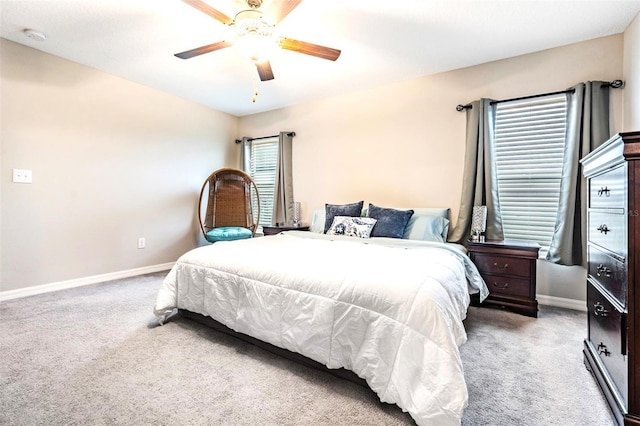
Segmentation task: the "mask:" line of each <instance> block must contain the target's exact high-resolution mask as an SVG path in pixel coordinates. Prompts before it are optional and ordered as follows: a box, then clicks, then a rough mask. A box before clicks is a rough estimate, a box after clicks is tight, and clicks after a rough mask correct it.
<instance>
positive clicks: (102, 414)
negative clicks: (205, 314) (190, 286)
mask: <svg viewBox="0 0 640 426" xmlns="http://www.w3.org/2000/svg"><path fill="white" fill-rule="evenodd" d="M165 275H166V273H156V274H149V275H143V276H139V277H134V278H129V279H123V280H117V281H111V282H107V283H101V284H96V285H91V286H86V287H81V288H76V289H69V290H63V291H59V292H55V293H48V294H42V295H37V296H31V297H27V298H22V299H16V300H10V301H5V302H2V303H0V359H1V364H0V385H1V387H0V424H2V425H21V426H22V425H411V424H414V422H413V420H412V419H411V417H410V416H409V415H408V414H406V413H403V412H402V411H401V410H400V409H399V408H398V407H397V406H395V405H390V404H383V403H380V402H379V399H378V398H377V396H376V395H375V394H374V393H373V392H372V391H370V390H369V389H367V388H364V387H362V386H358V385H356V384H354V383H351V382H348V381H345V380H342V379H339V378H336V377H334V376H332V375H330V374H328V373H326V372H322V371H318V370H314V369H311V368H308V367H306V366H302V365H299V364H297V363H294V362H292V361H289V360H287V359H284V358H281V357H279V356H277V355H273V354H271V353H269V352H266V351H264V350H262V349H260V348H258V347H256V346H253V345H251V344H248V343H245V342H242V341H240V340H238V339H236V338H233V337H231V336H227V335H225V334H222V333H220V332H217V331H214V330H212V329H209V328H207V327H205V326H203V325H201V324H198V323H196V322H194V321H191V320H189V319H186V318H176V319H174V320H173V321H171V322H169V323H167V324H166V325H164V326H157V323H156V320H155V318H154V316H153V314H152V309H153V305H154V302H155V296H156V294H157V292H158V289H159V287H160V284H161V282H162V279H163V278H164V276H165ZM465 327H466V328H467V331H468V335H469V340H468V342H467V343H465V344H464V345H463V346H462V347H461V349H460V350H461V355H462V359H463V363H464V366H465V378H466V380H467V386H468V389H469V406H468V408H467V409H466V411H465V414H464V417H463V419H462V424H463V425H532V426H534V425H536V426H537V425H560V426H571V425H610V424H611V425H613V424H614V419H613V417H612V416H611V414H610V412H609V409H608V406H607V404H606V401H605V400H604V397H603V396H602V395H601V393H600V392H599V390H598V388H597V385H596V383H595V381H594V380H593V378H592V377H591V375H590V373H589V372H588V371H587V370H586V369H585V367H584V364H583V361H582V340H583V338H584V337H585V335H586V314H585V313H584V312H577V311H571V310H566V309H560V308H551V307H546V306H541V309H540V314H539V318H537V319H535V318H528V317H524V316H521V315H517V314H513V313H510V312H506V311H502V310H497V309H487V308H475V307H471V308H469V314H468V318H467V319H466V321H465Z"/></svg>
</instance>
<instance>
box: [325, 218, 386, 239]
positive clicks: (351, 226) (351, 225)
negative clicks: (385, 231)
mask: <svg viewBox="0 0 640 426" xmlns="http://www.w3.org/2000/svg"><path fill="white" fill-rule="evenodd" d="M376 222H377V220H375V219H371V218H369V217H349V216H336V217H335V218H333V223H332V224H331V227H330V228H329V230H328V231H327V235H346V236H348V237H359V238H369V236H370V235H371V230H372V229H373V225H375V224H376Z"/></svg>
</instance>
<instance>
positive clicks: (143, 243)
mask: <svg viewBox="0 0 640 426" xmlns="http://www.w3.org/2000/svg"><path fill="white" fill-rule="evenodd" d="M146 246H147V241H146V240H145V239H144V237H140V238H138V248H139V249H143V248H145V247H146Z"/></svg>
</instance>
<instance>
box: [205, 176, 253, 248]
mask: <svg viewBox="0 0 640 426" xmlns="http://www.w3.org/2000/svg"><path fill="white" fill-rule="evenodd" d="M252 192H253V194H254V196H255V197H256V200H257V201H258V202H257V212H256V213H255V214H254V212H253V207H252V202H251V198H252ZM205 203H206V211H205V215H204V218H203V217H202V213H203V207H204V205H205ZM259 220H260V197H259V196H258V188H257V187H256V184H255V183H254V181H253V179H251V177H250V176H249V175H248V174H247V173H245V172H243V171H242V170H238V169H232V168H224V169H219V170H216V171H215V172H213V173H211V175H209V177H208V178H207V179H206V180H205V182H204V184H203V185H202V190H201V191H200V201H199V204H198V221H199V223H200V229H201V230H202V234H203V235H204V238H205V239H206V240H207V241H209V242H210V243H215V242H218V241H232V240H241V239H245V238H251V237H253V236H254V235H255V233H256V229H257V228H258V222H259Z"/></svg>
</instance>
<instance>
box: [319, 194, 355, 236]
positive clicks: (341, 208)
mask: <svg viewBox="0 0 640 426" xmlns="http://www.w3.org/2000/svg"><path fill="white" fill-rule="evenodd" d="M363 204H364V201H359V202H357V203H351V204H325V205H324V210H325V221H324V233H325V234H326V233H327V231H328V230H329V228H331V224H332V223H333V218H334V217H336V216H349V217H360V215H361V214H362V205H363Z"/></svg>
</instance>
